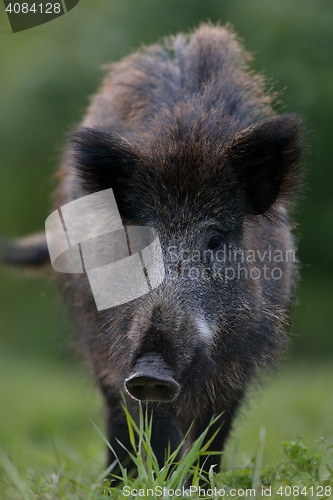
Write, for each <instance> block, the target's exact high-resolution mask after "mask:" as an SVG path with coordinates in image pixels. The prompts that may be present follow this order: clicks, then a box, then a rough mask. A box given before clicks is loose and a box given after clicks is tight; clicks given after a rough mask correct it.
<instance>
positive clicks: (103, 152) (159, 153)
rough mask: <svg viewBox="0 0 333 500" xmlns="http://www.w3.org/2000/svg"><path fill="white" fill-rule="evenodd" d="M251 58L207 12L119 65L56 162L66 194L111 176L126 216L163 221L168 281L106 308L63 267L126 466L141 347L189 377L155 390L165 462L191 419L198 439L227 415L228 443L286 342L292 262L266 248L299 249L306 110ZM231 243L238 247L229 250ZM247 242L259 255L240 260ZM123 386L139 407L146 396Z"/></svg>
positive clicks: (155, 440)
mask: <svg viewBox="0 0 333 500" xmlns="http://www.w3.org/2000/svg"><path fill="white" fill-rule="evenodd" d="M249 62H250V57H249V55H248V54H247V53H246V52H245V51H244V49H243V48H242V46H241V45H240V43H239V42H238V41H237V39H236V36H235V35H234V34H233V33H232V31H231V30H230V29H229V28H225V27H219V26H211V25H207V24H204V25H202V26H200V27H199V28H198V29H197V30H196V31H194V32H193V33H192V34H191V35H189V36H185V35H178V36H176V37H174V38H170V39H167V40H166V41H165V43H164V44H163V45H156V46H152V47H148V48H144V49H142V50H141V51H139V52H137V53H134V54H132V55H131V56H129V57H127V58H125V59H124V60H122V61H121V62H120V63H117V64H114V65H113V66H112V67H111V68H110V71H109V73H108V75H107V77H106V78H105V81H104V83H103V85H102V88H101V89H100V91H99V92H98V93H97V94H96V95H95V96H94V97H93V99H92V102H91V105H90V107H89V109H88V112H87V114H86V116H85V118H84V120H83V123H82V125H81V126H80V128H79V129H78V130H77V131H76V132H75V133H74V134H73V136H72V138H71V143H70V145H69V147H68V149H67V152H66V158H65V160H64V163H63V165H62V167H61V171H60V184H59V188H58V191H57V194H56V203H55V208H58V207H60V206H61V205H63V204H65V203H68V202H69V201H71V200H75V199H77V198H78V197H81V196H84V195H86V194H89V193H93V192H96V191H100V190H103V189H107V188H112V189H113V191H114V194H115V198H116V201H117V204H118V208H119V211H120V214H121V217H122V220H123V223H124V224H126V225H140V226H150V227H153V228H155V229H156V231H157V233H158V235H159V239H160V242H161V246H162V250H163V255H164V264H165V269H166V277H165V280H164V281H163V283H162V284H161V285H160V286H159V287H158V288H156V289H154V290H152V291H151V292H150V293H149V294H147V295H145V296H143V297H140V298H139V299H136V300H134V301H132V302H129V303H126V304H123V305H120V306H117V307H114V308H111V309H108V310H105V311H101V312H98V311H97V309H96V306H95V303H94V299H93V296H92V293H91V290H90V286H89V283H88V280H87V278H86V276H85V275H74V274H73V275H71V274H64V275H59V279H60V282H61V287H62V289H63V291H64V293H65V297H66V303H67V304H69V306H70V308H71V310H72V313H73V315H74V316H75V318H76V321H77V327H78V331H79V334H80V339H81V340H80V341H81V343H82V344H83V345H84V349H85V352H86V356H87V358H88V360H89V362H90V365H91V368H92V371H93V373H94V375H95V378H96V380H97V382H98V384H99V386H100V387H101V390H102V392H103V395H104V398H105V403H106V408H107V419H108V437H109V439H110V442H111V444H112V446H113V448H114V449H115V451H116V453H117V455H118V458H119V460H121V461H122V462H123V463H124V464H125V465H126V464H127V463H128V462H127V460H128V457H127V455H126V452H125V450H124V448H123V447H122V446H120V445H119V444H118V440H120V441H121V442H122V443H123V445H124V446H125V447H127V448H130V444H129V437H128V433H127V427H126V422H125V418H124V414H123V411H122V409H121V401H122V400H121V391H124V381H125V379H127V378H128V377H129V375H130V374H131V373H133V370H135V367H136V366H137V365H138V363H140V360H142V359H146V358H147V356H148V357H149V356H153V357H155V359H161V360H163V363H164V365H165V366H167V367H168V369H169V371H170V373H171V374H172V377H173V378H174V380H175V381H176V382H177V384H179V386H180V392H179V394H178V395H177V397H176V398H175V399H174V400H173V401H171V402H167V403H164V402H156V401H155V402H154V401H152V402H149V403H147V405H148V408H149V409H152V410H153V435H152V446H153V449H154V451H155V453H156V456H157V458H158V460H159V462H160V464H161V465H162V464H163V461H164V457H165V452H166V449H167V447H168V443H170V444H171V449H175V448H176V447H177V446H178V444H179V443H180V441H181V439H182V437H183V436H184V434H185V433H186V431H187V429H188V428H189V426H190V425H191V424H192V423H193V427H192V430H191V432H190V435H189V438H188V443H190V442H191V441H192V440H193V439H195V438H196V437H198V435H199V434H200V433H201V432H202V431H203V430H204V429H205V427H206V426H207V424H208V423H209V421H210V419H211V418H212V416H213V415H219V414H223V415H222V417H221V420H220V422H218V423H216V425H215V426H214V427H213V428H212V429H211V432H210V434H209V435H208V436H207V439H208V438H209V437H210V436H211V434H212V433H213V432H215V431H216V429H217V428H220V430H219V431H218V433H217V436H216V438H215V439H214V441H213V442H212V444H211V445H210V450H211V451H220V450H221V449H222V448H223V446H224V443H225V440H226V438H227V437H228V434H229V432H230V428H231V424H232V420H233V418H234V416H235V412H236V410H237V408H238V406H239V404H240V402H241V401H242V399H243V396H244V393H245V390H246V387H247V386H248V384H249V383H250V382H251V380H252V379H253V377H254V376H255V375H256V373H257V370H258V368H260V367H264V366H267V365H269V364H271V363H272V362H275V361H277V360H278V359H279V358H280V356H281V354H282V353H283V352H284V350H285V346H286V344H287V337H286V327H287V325H288V323H289V310H290V305H291V300H292V292H293V283H294V278H295V262H294V259H288V258H283V259H282V260H281V261H276V260H272V258H271V256H270V255H272V252H273V253H274V252H275V251H281V252H282V254H283V255H286V252H287V251H288V250H289V251H293V249H294V242H293V238H292V235H291V223H290V222H289V217H288V209H289V207H290V205H291V203H292V202H293V200H294V195H295V192H296V190H297V188H298V184H299V178H300V169H299V160H300V156H301V153H302V145H301V140H300V120H299V118H298V117H296V116H294V115H287V114H284V115H280V116H277V115H276V114H275V113H274V111H273V109H272V100H273V97H272V96H271V95H270V94H269V93H267V92H266V90H265V82H264V79H263V77H262V76H260V75H257V74H254V73H253V72H251V71H250V69H249ZM223 249H224V250H225V249H231V250H232V252H234V251H236V253H235V254H232V255H233V256H234V257H232V258H230V256H229V258H228V259H227V260H226V261H223V262H221V260H219V259H218V258H217V256H218V251H219V250H220V251H221V250H223ZM249 250H251V251H254V252H259V254H258V255H262V256H263V258H262V259H261V258H259V259H258V258H257V259H256V260H255V261H254V262H253V261H251V260H249V261H244V259H243V258H242V255H244V254H245V253H246V252H248V251H249ZM265 251H266V253H265ZM269 252H271V254H269ZM193 255H196V256H197V258H196V259H194V258H192V257H191V256H193ZM207 255H209V258H207ZM274 255H275V254H274ZM238 266H241V268H242V269H243V271H241V272H240V275H237V270H238V269H239V267H238ZM264 266H265V267H266V271H265V273H266V274H265V276H263V268H264ZM253 268H260V270H261V271H262V273H261V275H260V278H258V277H257V274H256V273H257V271H255V272H253V275H251V277H249V276H250V274H249V273H250V272H251V270H253ZM276 268H277V269H278V271H276V270H275V271H274V273H275V274H274V277H273V275H272V272H273V270H274V269H276ZM233 272H235V273H236V274H235V276H236V277H234V279H231V278H230V279H229V277H230V276H231V277H232V273H233ZM280 274H281V276H280ZM277 275H279V276H280V278H279V279H276V276H277ZM126 400H127V404H128V407H129V409H130V411H131V412H132V414H133V415H134V417H135V418H136V416H137V408H138V406H137V405H138V403H137V401H135V400H134V399H133V398H132V397H131V396H130V395H129V394H127V393H126ZM113 460H114V456H113V454H112V453H110V457H109V461H110V462H112V461H113ZM215 463H219V458H218V457H217V456H216V455H212V456H211V457H209V459H208V460H207V462H206V463H205V469H206V470H208V469H209V467H210V466H211V465H212V464H215Z"/></svg>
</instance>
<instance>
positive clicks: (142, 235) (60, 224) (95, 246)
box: [45, 189, 165, 311]
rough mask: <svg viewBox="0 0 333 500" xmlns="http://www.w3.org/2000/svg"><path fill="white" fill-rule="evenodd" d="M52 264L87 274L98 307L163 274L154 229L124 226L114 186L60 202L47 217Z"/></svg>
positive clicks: (127, 297)
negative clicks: (67, 201)
mask: <svg viewBox="0 0 333 500" xmlns="http://www.w3.org/2000/svg"><path fill="white" fill-rule="evenodd" d="M45 230H46V239H47V244H48V248H49V254H50V258H51V263H52V266H53V268H54V269H55V270H56V271H58V272H61V273H75V274H76V273H78V274H83V273H86V275H87V277H88V280H89V283H90V287H91V290H92V293H93V296H94V299H95V302H96V306H97V309H98V311H102V310H104V309H108V308H110V307H114V306H117V305H120V304H124V303H126V302H129V301H131V300H134V299H137V298H138V297H141V296H143V295H145V294H146V293H148V292H150V291H151V290H153V289H154V288H156V287H158V286H159V285H160V284H161V283H162V281H163V280H164V277H165V269H164V262H163V255H162V249H161V246H160V241H159V238H158V235H157V232H156V230H155V229H153V228H150V227H147V226H123V223H122V220H121V217H120V214H119V211H118V207H117V204H116V200H115V197H114V194H113V191H112V189H106V190H104V191H99V192H97V193H93V194H90V195H88V196H83V197H82V198H78V199H77V200H74V201H71V202H69V203H67V204H65V205H63V206H62V207H61V208H60V209H59V210H56V211H55V212H53V213H52V214H51V215H50V216H49V217H48V218H47V219H46V222H45Z"/></svg>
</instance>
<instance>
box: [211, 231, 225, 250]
mask: <svg viewBox="0 0 333 500" xmlns="http://www.w3.org/2000/svg"><path fill="white" fill-rule="evenodd" d="M224 245H225V239H224V237H223V235H222V234H215V235H214V236H211V238H209V240H208V244H207V248H208V250H218V249H219V248H222V247H223V246H224Z"/></svg>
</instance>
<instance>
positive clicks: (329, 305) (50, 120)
mask: <svg viewBox="0 0 333 500" xmlns="http://www.w3.org/2000/svg"><path fill="white" fill-rule="evenodd" d="M0 17H1V19H0V152H1V159H0V234H2V235H7V236H11V237H15V236H20V235H25V234H27V233H30V232H33V231H36V230H40V229H42V228H43V227H44V221H45V218H46V217H47V215H48V214H49V207H50V194H51V192H52V189H53V187H54V186H55V184H56V183H55V180H54V173H55V171H56V168H57V165H58V161H59V156H60V151H61V147H62V145H63V144H64V140H65V136H66V133H67V132H68V131H70V130H71V129H72V128H73V127H74V126H76V125H77V124H78V123H79V121H80V119H81V117H82V115H83V113H84V110H85V108H86V106H87V104H88V102H89V96H90V95H92V94H93V93H94V92H95V91H96V88H97V86H98V85H99V83H100V82H101V79H102V77H103V74H104V72H103V70H102V66H103V65H104V64H106V63H108V62H110V61H115V60H119V59H120V58H121V57H123V56H125V55H126V54H128V53H129V52H130V51H133V50H135V48H137V47H138V46H139V45H141V44H150V43H154V42H156V40H158V39H159V38H161V37H162V36H165V35H170V34H173V33H176V32H178V31H180V30H185V31H188V30H190V29H192V28H193V27H195V26H197V25H198V24H199V23H200V22H201V21H206V20H211V21H213V22H215V21H220V22H221V23H223V24H224V23H226V22H230V23H231V24H232V26H233V27H234V29H235V30H236V32H237V33H238V34H239V36H240V37H241V38H242V39H243V40H244V43H245V46H246V48H247V50H249V51H250V52H252V53H253V54H254V55H255V62H254V65H253V67H254V68H255V69H257V70H259V71H264V72H265V73H266V75H267V76H268V77H269V79H270V82H271V84H272V86H273V87H274V89H275V90H277V91H283V95H282V96H281V102H283V105H282V104H281V105H279V107H278V109H279V111H287V112H293V111H295V112H297V113H300V114H301V115H303V116H304V117H305V120H306V128H307V138H308V142H309V144H310V146H311V148H310V150H309V154H308V156H307V158H306V165H307V177H306V188H305V190H304V192H303V200H302V202H301V203H300V205H299V208H298V211H297V214H296V215H297V221H298V223H299V227H298V228H297V229H296V235H297V238H298V240H299V253H298V255H299V258H300V261H301V263H302V271H301V282H300V285H299V290H298V303H297V305H296V307H295V309H294V327H293V330H292V339H293V349H292V352H291V359H292V360H294V363H296V364H295V366H296V365H297V363H298V364H300V363H301V364H302V366H303V368H302V370H303V371H298V372H297V373H298V375H297V376H295V379H294V380H295V381H296V382H295V385H294V386H292V387H295V390H297V385H296V383H297V384H300V385H302V381H304V380H305V378H304V377H305V375H304V377H303V376H302V373H303V374H306V373H307V374H309V373H310V372H311V367H314V368H313V369H314V373H319V371H318V370H317V368H316V367H318V363H321V364H323V365H325V366H328V368H327V370H326V371H325V370H324V371H323V372H322V373H323V375H322V377H323V379H322V380H325V384H326V385H325V395H326V399H325V401H326V403H327V415H329V414H330V415H332V414H333V400H332V392H333V391H332V385H333V381H332V370H331V369H330V365H331V362H332V359H333V356H332V354H333V286H332V285H333V251H332V248H333V200H332V198H333V168H332V165H331V147H332V133H333V3H332V0H316V1H313V0H81V1H80V2H79V4H78V6H77V7H75V9H73V10H72V11H71V12H69V13H68V14H66V15H65V16H63V17H60V18H58V19H56V20H54V21H52V22H51V23H48V24H45V25H42V26H40V27H36V28H34V29H31V30H28V31H25V32H21V33H17V34H12V33H11V31H10V25H9V22H8V19H7V18H6V15H5V11H4V8H3V5H2V4H1V5H0ZM69 332H70V327H69V325H68V320H67V319H66V317H65V313H64V311H63V309H62V306H61V304H60V302H59V300H58V298H57V294H56V291H55V290H54V288H53V286H52V283H50V282H49V281H48V280H47V279H44V278H41V277H31V279H27V277H26V276H22V275H21V274H20V273H18V272H12V271H9V270H7V269H3V268H2V269H0V353H1V354H0V360H2V361H0V369H1V370H2V372H1V373H2V376H1V380H0V384H1V386H2V389H1V390H2V392H1V393H0V395H1V394H2V395H3V404H1V402H0V406H2V409H1V410H0V443H1V439H2V441H3V442H4V443H7V444H8V445H9V442H13V437H12V434H10V432H9V431H8V426H9V427H10V425H11V426H12V428H13V433H15V430H14V428H15V429H16V431H17V429H18V427H15V425H14V422H16V423H17V422H19V421H20V422H21V424H20V425H21V427H19V428H20V429H21V431H20V432H21V434H20V433H18V438H19V439H21V442H22V439H23V437H22V436H29V439H30V440H32V441H33V440H34V439H35V440H36V439H37V440H38V436H39V437H40V436H44V437H45V436H47V435H48V432H49V429H48V428H47V427H46V428H44V427H43V425H41V424H38V421H36V425H35V427H36V428H35V427H34V430H31V426H30V427H29V425H28V424H27V429H28V428H29V430H25V427H24V426H23V427H22V420H25V421H26V422H29V417H28V416H27V415H28V414H29V412H30V413H31V412H32V410H31V409H30V410H29V411H28V410H27V409H26V407H28V406H29V405H28V400H29V401H30V403H31V404H32V405H35V406H34V411H35V414H36V415H37V414H39V413H40V409H41V408H43V404H44V407H45V408H49V406H48V405H49V403H45V400H46V401H49V400H48V398H47V397H46V394H49V391H53V396H54V397H52V398H50V400H52V404H54V405H55V406H56V407H57V401H58V402H59V405H61V404H62V405H63V406H64V407H65V403H64V402H63V398H64V394H65V396H66V398H67V400H71V402H72V406H73V404H74V403H73V397H74V396H73V397H72V396H69V394H68V393H66V385H67V384H70V382H69V380H71V379H70V375H69V374H70V373H71V374H76V375H74V377H76V379H77V380H76V382H79V383H81V378H82V377H83V375H81V371H80V368H79V364H78V363H77V361H76V360H75V357H74V355H73V351H72V349H71V345H70V341H69V340H68V339H69V338H70V333H69ZM297 366H298V365H297ZM288 373H289V372H288ZM290 373H291V372H290ZM320 373H321V372H320ZM57 374H58V375H57ZM300 374H301V375H300ZM48 377H50V384H49V385H48V384H47V383H46V381H47V380H48ZM288 377H289V382H290V384H292V382H293V381H292V380H291V376H289V375H288ZM309 378H311V380H316V381H317V384H318V385H319V386H318V387H317V386H313V385H311V387H312V389H311V390H312V391H313V392H312V393H311V391H310V386H309V388H308V392H307V393H308V395H309V398H310V399H311V397H312V398H314V396H315V394H314V393H315V392H316V387H317V391H321V384H320V382H318V378H316V377H309ZM51 380H52V381H53V382H54V383H55V384H56V382H55V381H56V380H57V381H58V382H57V384H56V386H54V385H52V384H53V382H52V381H51ZM67 380H68V382H66V381H67ZM319 380H320V378H319ZM41 382H43V384H42V383H41ZM76 382H75V383H73V388H74V387H75V384H76ZM304 383H305V382H304ZM29 384H30V385H29ZM84 384H86V382H84V383H82V384H81V385H80V387H81V389H78V394H77V398H78V400H79V399H80V398H81V396H82V394H81V393H80V390H81V392H82V390H83V389H82V387H83V386H85V385H84ZM287 384H288V382H287ZM32 386H33V387H32ZM303 388H304V387H303ZM304 389H305V388H304ZM43 390H44V391H45V393H43ZM89 390H90V389H89ZM272 390H273V389H272ZM83 392H84V391H83ZM268 392H269V389H268ZM73 393H75V389H73ZM34 394H35V397H34ZM43 394H44V396H45V397H43ZM271 394H275V393H273V392H272V393H271ZM279 394H280V396H281V394H283V390H282V392H281V391H280V393H279ZM311 394H312V396H311ZM49 395H50V394H49ZM280 396H279V397H280ZM85 397H86V396H85ZM94 397H95V396H92V398H93V399H94ZM289 397H290V398H292V396H290V395H289ZM24 398H25V399H24ZM88 399H89V398H88ZM21 400H22V401H26V406H24V404H23V403H22V405H21V406H20V401H21ZM67 400H66V401H67ZM61 401H62V403H61ZM83 401H86V400H85V399H84V398H83ZM94 401H95V403H94V404H95V406H94V405H93V404H92V406H91V407H93V408H95V410H92V412H94V411H95V413H96V412H97V413H96V414H98V407H99V404H98V403H97V402H96V400H95V399H94ZM43 402H44V403H43ZM66 404H67V403H66ZM267 404H268V405H269V404H270V403H267ZM318 404H319V403H318ZM72 406H71V405H69V407H70V408H72ZM278 406H279V403H278ZM305 406H306V404H305ZM83 407H84V404H83V403H82V408H83ZM80 408H81V407H80ZM317 410H318V411H317V413H318V415H320V411H321V409H320V408H317ZM73 411H74V410H73ZM1 412H2V414H1ZM50 412H51V411H50ZM51 413H52V415H54V412H53V411H52V412H51ZM310 413H311V412H310ZM55 414H56V415H57V413H56V412H55ZM14 415H15V418H14ZM47 415H49V414H48V413H47ZM66 415H67V414H66ZM1 418H2V423H3V425H2V427H1ZM40 418H42V417H40ZM48 418H49V420H47V417H45V421H49V422H50V421H52V419H51V420H50V417H48ZM61 418H63V419H64V421H66V422H67V420H66V418H67V417H65V414H64V415H63V417H59V419H60V423H58V425H59V426H61ZM96 418H97V419H98V418H99V417H96ZM313 418H315V417H313ZM59 419H58V420H57V422H59ZM325 419H326V420H325V422H326V423H325V424H323V425H322V426H320V425H319V426H318V429H323V430H326V433H327V432H328V431H327V429H328V427H329V426H328V423H327V422H328V417H327V418H326V417H325ZM330 422H331V420H330ZM5 425H6V426H7V427H5ZM50 425H51V424H50ZM258 425H260V422H258ZM74 427H75V425H74ZM296 428H297V424H296V425H295V429H296ZM41 429H42V430H41ZM43 429H44V430H43ZM332 430H333V429H332ZM316 432H317V431H316ZM318 432H319V430H318ZM314 435H316V433H315V432H314ZM331 435H333V432H331ZM20 436H21V437H20ZM327 437H328V436H327Z"/></svg>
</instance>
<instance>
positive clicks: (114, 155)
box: [71, 128, 137, 198]
mask: <svg viewBox="0 0 333 500" xmlns="http://www.w3.org/2000/svg"><path fill="white" fill-rule="evenodd" d="M71 143H72V154H73V158H74V167H75V169H76V172H77V173H78V175H79V177H80V178H81V182H82V184H83V186H84V188H85V189H86V190H87V192H88V193H92V192H97V191H101V190H103V189H109V188H112V189H113V190H114V193H115V195H116V198H117V194H118V197H119V195H120V196H121V191H122V190H123V189H124V188H125V187H126V185H128V182H129V179H130V177H131V175H132V173H133V171H134V168H135V163H136V160H137V158H136V157H135V155H134V153H132V151H131V149H130V147H129V145H128V144H127V142H126V141H125V140H124V139H123V138H121V137H120V136H119V135H117V134H114V133H110V132H106V131H102V130H95V129H92V128H81V129H79V130H78V131H77V132H76V133H75V134H74V135H73V136H72V137H71Z"/></svg>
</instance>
